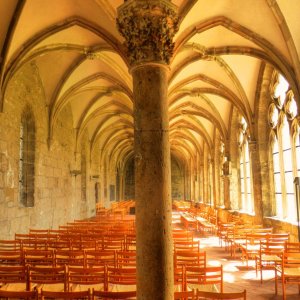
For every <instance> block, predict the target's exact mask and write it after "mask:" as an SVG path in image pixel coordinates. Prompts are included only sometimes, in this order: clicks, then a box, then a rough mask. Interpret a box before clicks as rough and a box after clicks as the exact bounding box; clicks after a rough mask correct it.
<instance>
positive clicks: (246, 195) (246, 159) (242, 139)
mask: <svg viewBox="0 0 300 300" xmlns="http://www.w3.org/2000/svg"><path fill="white" fill-rule="evenodd" d="M238 142H239V150H240V185H241V203H240V208H241V209H242V210H243V211H246V212H248V213H253V211H254V209H253V207H254V205H253V197H252V180H251V167H250V155H249V134H248V124H247V122H246V120H245V119H244V118H243V117H241V120H240V129H239V137H238Z"/></svg>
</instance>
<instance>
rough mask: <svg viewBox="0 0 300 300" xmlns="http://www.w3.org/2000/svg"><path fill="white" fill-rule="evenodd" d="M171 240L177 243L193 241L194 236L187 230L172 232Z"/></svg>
mask: <svg viewBox="0 0 300 300" xmlns="http://www.w3.org/2000/svg"><path fill="white" fill-rule="evenodd" d="M172 235H173V240H174V242H175V241H178V240H181V241H191V242H192V241H193V240H194V234H193V232H192V231H189V230H173V233H172Z"/></svg>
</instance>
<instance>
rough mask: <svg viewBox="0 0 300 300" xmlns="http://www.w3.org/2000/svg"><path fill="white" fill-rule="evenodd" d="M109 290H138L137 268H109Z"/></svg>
mask: <svg viewBox="0 0 300 300" xmlns="http://www.w3.org/2000/svg"><path fill="white" fill-rule="evenodd" d="M107 290H108V291H111V292H123V291H128V290H131V291H134V290H136V268H112V267H108V268H107Z"/></svg>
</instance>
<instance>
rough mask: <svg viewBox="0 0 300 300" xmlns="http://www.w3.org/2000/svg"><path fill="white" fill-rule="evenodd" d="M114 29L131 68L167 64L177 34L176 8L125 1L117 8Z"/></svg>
mask: <svg viewBox="0 0 300 300" xmlns="http://www.w3.org/2000/svg"><path fill="white" fill-rule="evenodd" d="M117 27H118V30H119V32H120V33H121V35H122V36H123V37H124V38H125V46H126V48H127V55H128V58H129V62H130V64H131V66H135V65H139V64H141V63H147V62H155V63H161V64H169V62H170V59H171V57H172V55H173V49H174V43H173V37H174V35H175V33H176V32H177V30H178V17H177V7H176V6H175V5H174V4H172V3H171V1H169V0H151V1H150V0H128V1H126V2H125V3H124V4H123V5H121V6H120V7H119V8H118V18H117Z"/></svg>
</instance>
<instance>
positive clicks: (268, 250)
mask: <svg viewBox="0 0 300 300" xmlns="http://www.w3.org/2000/svg"><path fill="white" fill-rule="evenodd" d="M284 245H285V241H281V240H279V241H273V240H268V239H267V240H265V241H260V249H259V253H258V255H256V256H255V270H256V276H257V274H258V270H260V282H261V283H262V282H263V270H264V269H273V270H274V271H275V266H276V265H279V264H281V257H282V254H283V251H284Z"/></svg>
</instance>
